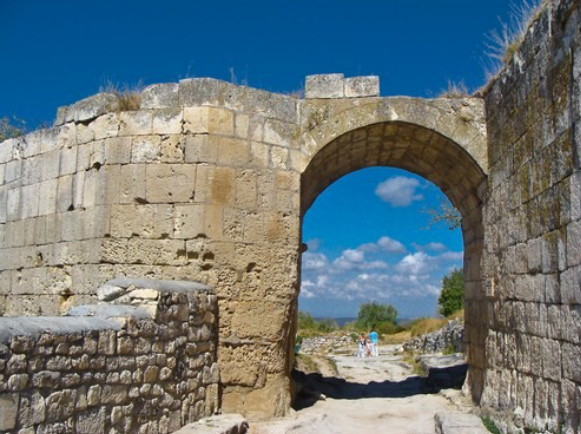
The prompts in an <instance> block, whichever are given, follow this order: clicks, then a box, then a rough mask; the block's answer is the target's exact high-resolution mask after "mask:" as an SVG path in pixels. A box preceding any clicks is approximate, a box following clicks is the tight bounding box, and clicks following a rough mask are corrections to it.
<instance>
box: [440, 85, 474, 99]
mask: <svg viewBox="0 0 581 434" xmlns="http://www.w3.org/2000/svg"><path fill="white" fill-rule="evenodd" d="M469 96H470V94H469V93H468V87H467V86H466V84H464V82H463V81H460V82H458V83H456V82H454V81H448V88H447V89H444V90H443V91H442V92H440V93H439V94H438V96H437V98H450V99H453V98H467V97H469Z"/></svg>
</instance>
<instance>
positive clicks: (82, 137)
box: [76, 124, 95, 144]
mask: <svg viewBox="0 0 581 434" xmlns="http://www.w3.org/2000/svg"><path fill="white" fill-rule="evenodd" d="M76 129H77V142H78V143H79V144H83V143H89V142H92V141H93V140H95V131H94V130H93V128H92V127H91V126H90V125H85V124H77V125H76Z"/></svg>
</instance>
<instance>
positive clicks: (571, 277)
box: [560, 266, 581, 304]
mask: <svg viewBox="0 0 581 434" xmlns="http://www.w3.org/2000/svg"><path fill="white" fill-rule="evenodd" d="M560 280H561V281H560V289H561V302H562V303H565V304H581V266H576V267H572V268H568V269H567V270H566V271H564V272H563V273H561V279H560Z"/></svg>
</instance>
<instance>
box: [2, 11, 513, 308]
mask: <svg viewBox="0 0 581 434" xmlns="http://www.w3.org/2000/svg"><path fill="white" fill-rule="evenodd" d="M509 13H510V4H509V2H507V1H506V0H472V1H469V2H467V1H465V0H439V1H433V0H416V1H401V0H397V1H395V0H358V1H346V0H321V1H318V0H309V1H305V0H296V1H292V2H280V1H272V0H269V1H251V0H249V1H244V2H243V1H191V0H188V1H186V0H180V1H178V0H165V1H163V2H161V1H153V0H141V1H122V0H114V1H113V0H100V1H98V2H79V1H72V0H58V1H46V0H27V1H21V0H0V50H1V51H0V52H1V53H2V57H1V59H2V60H1V61H0V117H2V116H17V117H18V118H20V119H24V120H26V121H27V122H28V124H29V125H30V126H31V127H33V128H34V127H35V126H37V125H39V124H41V123H46V122H52V120H53V119H54V117H55V113H56V108H57V107H58V106H61V105H66V104H71V103H73V102H75V101H77V100H79V99H82V98H85V97H87V96H90V95H92V94H94V93H96V92H98V90H99V88H100V87H101V86H104V85H106V84H107V83H109V82H112V83H118V84H120V85H121V86H123V85H128V86H134V85H136V84H138V83H142V84H143V85H147V84H151V83H159V82H175V81H178V80H180V79H182V78H187V77H205V76H209V77H214V78H219V79H224V80H228V81H234V82H237V83H239V84H247V85H250V86H253V87H258V88H262V89H266V90H270V91H276V92H293V91H296V90H298V89H300V88H302V86H303V82H304V77H305V76H306V75H308V74H316V73H329V72H341V73H344V74H345V75H346V76H355V75H367V74H376V75H379V76H380V80H381V93H382V95H384V96H388V95H409V96H418V97H433V96H435V95H437V94H438V93H439V92H440V91H441V90H443V89H445V88H446V87H447V85H448V82H449V81H453V82H458V81H463V82H464V83H465V84H466V85H467V86H468V88H470V89H471V90H474V89H476V88H478V87H479V86H481V85H482V84H483V83H484V82H485V70H486V69H487V68H489V67H490V61H489V60H488V58H487V56H486V55H485V51H486V47H485V42H486V35H487V34H489V33H490V32H491V31H492V30H493V29H495V28H499V22H500V21H501V20H502V21H505V22H506V21H508V15H509ZM398 177H399V178H398ZM402 177H403V178H402ZM394 179H395V181H394ZM390 180H391V181H390ZM406 180H407V181H406ZM410 180H412V181H410ZM413 180H415V181H413ZM386 181H387V182H388V183H387V184H384V189H383V190H382V191H386V192H388V193H385V194H389V191H390V188H391V189H392V190H393V189H394V188H395V190H396V191H397V190H398V188H399V189H400V190H401V191H404V192H407V193H408V194H411V196H412V199H413V198H414V197H416V200H412V201H411V202H410V203H409V205H408V204H406V202H405V200H404V204H399V205H395V204H394V203H393V200H394V199H393V198H392V199H391V200H392V201H391V202H390V201H389V200H386V199H385V198H382V197H380V195H378V194H376V189H377V187H378V185H380V184H381V183H385V182H386ZM398 183H399V184H398ZM402 194H403V193H402ZM438 195H439V193H438V191H437V189H436V188H434V187H433V186H429V184H428V183H427V182H426V181H425V180H422V179H421V178H417V177H416V176H415V175H411V174H409V173H405V172H401V171H394V170H390V169H368V170H365V171H362V172H357V173H355V174H352V175H349V176H347V177H345V178H343V179H341V180H339V181H338V182H337V183H335V184H334V185H332V186H331V187H330V188H329V189H327V190H326V191H325V192H324V193H323V194H322V195H321V196H320V197H319V199H318V200H317V201H316V202H315V204H314V205H313V207H312V209H311V210H310V211H309V213H308V214H307V216H306V218H305V223H304V236H305V241H307V240H315V241H311V242H310V244H311V249H310V250H309V253H308V255H307V256H306V258H307V259H308V258H309V257H311V255H319V256H318V258H319V259H321V260H322V261H323V263H324V264H326V266H327V267H328V271H329V273H328V274H329V276H328V277H326V278H324V277H322V276H324V274H321V270H322V268H320V269H316V267H315V264H314V263H311V264H310V265H311V269H308V270H307V269H306V268H308V267H305V281H306V282H310V283H308V284H306V286H304V289H303V295H302V296H301V299H300V305H301V308H305V309H308V310H310V311H311V312H312V313H313V314H315V315H331V316H338V315H352V314H355V313H356V312H357V308H358V303H359V302H361V301H362V300H363V298H362V296H357V297H356V296H355V294H360V293H361V291H359V293H358V292H357V291H356V289H357V288H356V286H357V279H359V280H360V281H361V282H360V284H361V285H363V283H364V282H365V285H363V286H364V287H365V288H367V289H368V295H371V296H372V297H376V298H378V301H388V302H393V303H394V304H395V305H396V307H397V308H398V310H399V311H400V312H401V316H417V315H426V314H432V313H434V311H435V299H436V298H437V287H438V285H439V280H440V279H441V277H442V275H443V274H444V273H445V272H446V271H447V270H448V269H449V268H450V267H452V266H454V265H459V262H458V261H456V262H454V260H452V258H453V257H457V255H458V253H459V252H461V236H460V234H459V233H458V232H457V231H456V232H451V231H448V230H447V229H446V228H441V230H436V231H429V232H428V231H423V230H420V229H419V228H420V227H421V226H423V225H425V223H426V216H425V215H424V214H422V213H420V212H419V210H421V209H423V208H429V207H431V206H434V205H437V203H438V202H439V201H440V198H439V197H438ZM420 196H421V199H420ZM400 200H401V199H400ZM345 201H346V202H345ZM343 202H345V203H343ZM329 228H331V229H332V231H329ZM382 237H387V238H382ZM380 240H383V241H381V242H379V241H380ZM388 240H392V241H393V242H394V243H395V242H398V243H401V246H402V247H398V248H395V247H392V248H391V250H390V249H388V248H387V247H386V246H387V245H388V244H389V242H388ZM370 243H375V247H373V246H372V245H371V244H370ZM430 243H437V244H430ZM382 245H383V247H382ZM393 245H394V246H399V244H393ZM362 246H363V247H362ZM429 246H431V247H429ZM434 247H437V248H434ZM454 255H456V256H454ZM341 258H342V259H341ZM446 258H447V259H446ZM311 259H312V257H311ZM324 261H327V262H324ZM349 261H351V262H352V263H351V264H350V265H349V264H348V262H349ZM414 261H415V262H414ZM420 262H421V264H420ZM369 264H375V266H369ZM402 264H403V265H402ZM406 264H407V265H406ZM418 264H419V265H418ZM422 264H423V265H422ZM406 266H407V268H406ZM414 266H415V268H414ZM341 267H343V268H345V270H343V269H342V268H341ZM422 267H423V268H422ZM412 271H416V272H417V273H416V274H413V273H412ZM420 271H421V272H423V274H421V273H420ZM397 273H400V274H397ZM398 275H407V276H410V278H411V276H416V279H417V280H418V282H419V283H417V284H416V285H415V286H414V285H412V283H410V282H408V283H406V282H403V281H401V278H400V279H399V281H396V280H397V278H396V277H397V276H398ZM382 276H383V277H382ZM385 276H391V279H392V280H391V281H389V279H388V278H387V277H385ZM420 277H421V279H420ZM325 279H327V280H326V282H327V289H325V288H323V286H319V287H316V286H312V285H311V286H309V285H310V284H316V283H317V282H319V283H321V282H324V281H325ZM354 279H355V280H354ZM350 282H351V283H350ZM352 282H354V283H352ZM347 285H349V288H351V292H348V291H347V289H348V288H347ZM331 286H332V287H333V288H335V295H332V294H331V292H330V291H331V290H330V289H328V288H329V287H331ZM341 288H343V290H344V292H343V293H341V291H340V289H341ZM380 288H383V290H382V291H380ZM397 288H399V292H397V291H396V289H397ZM434 288H436V289H434ZM307 293H308V294H310V295H313V296H311V297H310V298H309V297H306V296H305V294H307ZM386 295H388V296H386ZM325 297H327V298H325ZM333 297H334V298H333Z"/></svg>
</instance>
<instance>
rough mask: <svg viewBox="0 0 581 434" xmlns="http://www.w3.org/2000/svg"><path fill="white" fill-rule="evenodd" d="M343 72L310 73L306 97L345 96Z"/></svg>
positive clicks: (306, 83) (306, 82)
mask: <svg viewBox="0 0 581 434" xmlns="http://www.w3.org/2000/svg"><path fill="white" fill-rule="evenodd" d="M343 96H345V91H344V84H343V74H317V75H308V76H307V78H306V80H305V98H343Z"/></svg>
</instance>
